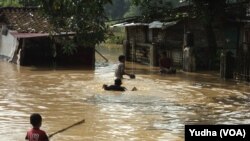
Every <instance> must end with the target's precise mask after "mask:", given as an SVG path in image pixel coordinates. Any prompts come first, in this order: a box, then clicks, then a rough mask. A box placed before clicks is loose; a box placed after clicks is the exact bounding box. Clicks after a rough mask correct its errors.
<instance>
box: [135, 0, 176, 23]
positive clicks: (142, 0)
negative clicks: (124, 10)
mask: <svg viewBox="0 0 250 141" xmlns="http://www.w3.org/2000/svg"><path fill="white" fill-rule="evenodd" d="M132 1H133V4H135V5H137V6H139V8H140V11H141V15H142V16H143V19H144V20H146V21H152V20H163V19H164V18H169V17H170V16H171V9H172V8H173V5H172V2H171V1H170V0H132Z"/></svg>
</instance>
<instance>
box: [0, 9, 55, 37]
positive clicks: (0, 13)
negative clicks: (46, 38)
mask: <svg viewBox="0 0 250 141" xmlns="http://www.w3.org/2000/svg"><path fill="white" fill-rule="evenodd" d="M3 24H6V25H7V27H8V28H9V29H11V30H16V31H17V32H19V33H49V31H50V30H49V29H50V27H51V25H50V24H49V22H48V21H47V19H46V18H45V17H44V16H42V14H41V13H39V10H38V8H24V7H3V8H0V25H3Z"/></svg>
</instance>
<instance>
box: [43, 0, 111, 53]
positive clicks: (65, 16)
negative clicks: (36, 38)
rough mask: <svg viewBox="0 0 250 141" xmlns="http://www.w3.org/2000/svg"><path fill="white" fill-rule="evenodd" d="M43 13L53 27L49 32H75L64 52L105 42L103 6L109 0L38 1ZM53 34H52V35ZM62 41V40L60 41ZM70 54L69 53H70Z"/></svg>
mask: <svg viewBox="0 0 250 141" xmlns="http://www.w3.org/2000/svg"><path fill="white" fill-rule="evenodd" d="M40 1H41V3H42V5H41V6H42V10H43V12H44V13H45V14H46V15H47V16H48V17H49V21H50V22H51V23H52V24H53V25H54V27H53V29H51V31H56V32H57V34H60V33H61V32H62V31H65V30H67V31H68V32H75V33H76V35H75V36H74V37H73V38H72V39H69V40H68V42H69V43H71V45H70V46H69V45H67V47H65V48H67V49H66V51H67V50H68V49H69V48H70V47H73V46H85V47H94V46H95V45H96V44H99V43H101V42H102V41H104V40H105V37H106V36H105V35H106V31H107V26H106V25H105V21H106V20H107V18H106V15H105V12H104V5H105V4H107V3H111V0H40ZM52 34H54V33H52ZM62 40H63V39H62ZM70 52H71V51H70Z"/></svg>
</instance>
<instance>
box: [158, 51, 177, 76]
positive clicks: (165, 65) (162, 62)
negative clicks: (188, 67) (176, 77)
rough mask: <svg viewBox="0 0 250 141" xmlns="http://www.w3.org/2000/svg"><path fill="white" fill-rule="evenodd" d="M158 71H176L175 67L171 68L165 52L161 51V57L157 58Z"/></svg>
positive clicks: (170, 61)
mask: <svg viewBox="0 0 250 141" xmlns="http://www.w3.org/2000/svg"><path fill="white" fill-rule="evenodd" d="M159 66H160V73H162V74H164V73H176V69H175V68H173V67H172V66H173V64H172V60H171V59H170V58H169V57H167V54H166V52H165V51H164V52H162V53H161V58H160V59H159Z"/></svg>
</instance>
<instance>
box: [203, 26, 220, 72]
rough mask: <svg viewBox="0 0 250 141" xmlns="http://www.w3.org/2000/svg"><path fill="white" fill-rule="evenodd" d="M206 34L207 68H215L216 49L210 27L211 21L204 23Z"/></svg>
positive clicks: (213, 34) (212, 31)
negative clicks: (207, 49)
mask: <svg viewBox="0 0 250 141" xmlns="http://www.w3.org/2000/svg"><path fill="white" fill-rule="evenodd" d="M204 28H205V31H206V36H207V44H208V48H209V52H208V55H209V69H210V70H211V69H214V68H215V63H216V62H215V60H216V49H217V43H216V38H215V33H214V30H213V27H212V24H211V22H210V23H207V24H206V25H204Z"/></svg>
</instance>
